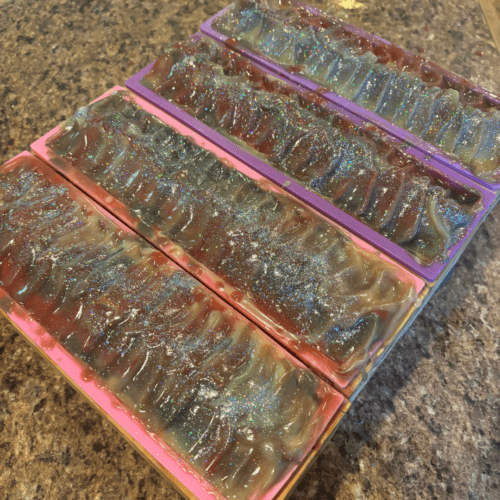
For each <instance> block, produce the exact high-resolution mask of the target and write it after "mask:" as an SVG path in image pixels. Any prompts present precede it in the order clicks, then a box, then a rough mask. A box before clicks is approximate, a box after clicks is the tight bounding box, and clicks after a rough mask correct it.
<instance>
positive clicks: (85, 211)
mask: <svg viewBox="0 0 500 500" xmlns="http://www.w3.org/2000/svg"><path fill="white" fill-rule="evenodd" d="M14 162H15V164H12V163H11V164H10V166H11V167H13V168H11V169H10V170H9V171H6V170H2V169H0V230H1V232H0V286H1V287H3V288H4V289H5V290H6V291H7V292H8V293H9V294H10V295H11V297H13V298H14V299H15V300H16V301H18V302H19V303H21V304H22V305H23V306H24V307H25V308H26V309H27V310H28V311H29V312H30V314H31V315H32V317H33V318H34V319H35V320H36V321H38V322H39V323H40V324H41V325H42V326H43V327H45V328H46V329H47V331H48V332H49V333H50V334H51V335H53V336H54V337H56V338H57V339H58V340H59V341H60V342H61V343H62V345H64V346H65V347H66V349H67V350H68V351H69V352H70V353H72V354H73V355H74V356H76V357H77V358H79V359H80V360H81V361H83V362H84V363H85V365H86V366H87V367H89V368H91V370H92V371H89V370H88V368H87V370H86V372H85V373H86V375H85V376H86V377H88V376H92V373H97V374H98V375H99V377H100V378H101V379H102V380H104V381H105V384H106V385H107V386H108V387H109V388H111V389H112V390H114V391H115V392H116V393H117V395H118V396H119V397H120V398H121V399H122V400H123V401H124V402H126V403H127V404H128V405H129V406H130V407H131V408H133V409H135V410H136V412H137V416H138V418H139V419H140V420H141V421H142V422H143V423H144V424H145V425H147V427H148V428H149V429H150V430H151V431H153V432H156V433H159V434H161V435H162V436H163V437H164V439H165V440H166V442H167V443H168V444H169V445H170V446H172V447H173V449H174V450H175V451H176V452H178V453H179V454H180V456H182V457H183V458H184V460H186V461H187V462H188V463H190V464H191V465H192V466H193V467H194V468H195V469H196V470H197V471H198V472H199V473H201V475H202V476H203V477H205V478H206V479H207V480H208V481H209V482H210V483H211V484H212V485H214V486H215V487H216V488H217V489H218V490H219V491H220V492H221V493H222V495H223V496H224V497H225V498H228V499H229V498H231V499H246V498H250V497H252V495H255V494H256V493H258V494H259V495H261V494H263V493H264V492H266V491H267V490H268V489H269V488H270V487H271V486H273V485H274V484H276V483H277V482H278V481H279V480H280V479H282V478H283V476H284V475H285V474H286V473H287V472H289V471H290V469H291V468H292V467H293V466H294V465H297V463H299V462H300V460H302V459H303V458H304V455H305V453H306V452H307V450H308V449H309V447H310V446H311V445H312V444H313V443H314V441H315V440H316V439H318V436H319V433H320V432H321V429H322V427H323V426H324V425H325V423H326V421H325V419H327V418H331V415H328V414H327V413H326V412H325V411H324V409H325V404H327V401H328V398H331V397H332V396H333V394H334V391H333V389H331V388H329V386H328V385H327V384H325V383H324V382H322V381H321V380H320V379H319V378H318V377H317V376H315V375H314V374H313V373H312V372H311V371H309V370H308V369H306V368H302V367H300V366H298V365H297V364H296V362H295V361H293V360H292V358H291V357H290V356H288V355H285V354H284V353H283V352H282V351H280V350H278V349H277V348H276V347H275V346H274V345H273V344H271V343H270V341H269V340H268V338H267V337H266V336H265V335H264V334H263V333H262V332H261V331H259V330H257V329H256V328H255V327H254V326H253V325H252V324H251V323H249V322H248V321H247V320H245V319H243V318H242V317H241V316H240V315H238V314H236V313H235V312H234V310H233V309H232V308H230V307H228V306H227V305H226V304H224V303H223V302H222V301H221V300H220V299H218V298H217V297H216V296H215V295H214V294H213V293H211V292H210V291H209V290H208V289H206V288H205V287H204V286H203V285H201V284H200V283H199V282H198V281H196V280H195V279H194V278H192V277H191V276H190V275H189V274H188V273H186V272H185V271H183V270H181V269H179V268H178V267H177V266H175V265H173V264H172V262H171V261H170V260H169V259H168V258H166V257H165V256H164V255H162V254H161V253H160V252H158V251H157V250H155V249H154V248H153V247H152V246H151V245H149V244H147V243H146V242H145V241H144V240H143V239H142V238H140V237H138V236H136V235H131V234H129V233H125V232H124V231H123V230H121V229H120V228H118V227H117V226H116V225H115V224H114V223H113V222H111V221H110V220H108V219H106V218H105V217H104V216H102V215H101V214H100V213H99V212H97V211H96V210H95V208H93V207H92V206H91V205H90V204H89V203H88V202H87V201H86V200H85V198H84V197H83V196H82V195H81V194H75V193H76V190H75V188H73V187H69V186H70V185H69V183H66V182H59V183H57V184H54V183H53V182H52V181H51V180H49V179H48V178H47V177H46V176H45V175H44V171H45V172H46V171H47V170H49V169H48V167H46V166H43V165H40V163H41V162H39V161H38V160H35V159H34V158H33V157H29V158H26V157H22V158H19V159H17V160H14Z"/></svg>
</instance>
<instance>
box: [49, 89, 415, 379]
mask: <svg viewBox="0 0 500 500" xmlns="http://www.w3.org/2000/svg"><path fill="white" fill-rule="evenodd" d="M47 145H48V147H49V156H52V157H53V161H54V162H57V164H58V165H59V166H60V168H62V169H64V168H65V165H67V166H68V167H69V166H71V167H72V168H73V169H76V170H77V171H78V173H79V174H80V173H81V174H85V175H86V176H87V178H88V179H90V180H92V181H93V182H94V183H95V184H97V185H98V186H99V187H100V188H103V189H105V190H106V191H107V192H108V193H109V194H110V195H111V196H113V197H114V198H115V199H116V200H118V202H120V203H122V204H123V205H124V206H125V207H126V210H127V211H128V213H129V214H130V215H131V216H132V217H133V218H134V220H136V221H137V223H138V228H139V229H140V231H141V232H142V234H144V235H145V236H146V237H148V238H151V239H152V241H165V238H168V240H169V241H171V242H173V243H175V244H176V245H178V246H180V247H181V248H182V249H183V250H184V251H185V252H186V253H187V255H188V256H189V257H190V258H192V259H194V260H195V261H196V263H197V265H200V264H201V265H203V266H204V268H205V269H207V270H208V271H209V272H210V273H212V276H213V278H214V279H215V281H221V282H222V283H223V287H226V288H227V287H229V289H230V290H231V293H232V297H233V298H234V299H235V300H236V301H237V302H239V305H240V306H241V307H242V308H244V310H245V312H246V313H248V314H250V315H252V317H256V318H257V319H258V320H259V321H260V323H261V324H266V325H271V328H272V330H273V331H274V332H275V334H276V335H277V336H279V338H280V339H281V340H283V341H284V342H286V343H287V345H288V346H289V347H290V348H292V349H294V350H295V351H296V352H297V353H298V354H299V355H300V354H301V353H302V352H303V351H305V350H306V349H307V350H308V352H313V353H314V356H315V359H321V360H323V362H324V360H327V362H328V376H335V377H344V378H346V379H347V380H349V379H350V378H351V377H352V376H353V374H355V373H356V372H357V371H358V370H360V369H362V368H363V367H364V366H366V365H367V363H368V362H369V360H370V348H371V346H372V345H373V344H374V343H376V342H380V341H381V339H385V338H387V337H388V336H389V335H391V334H392V333H393V332H394V331H395V329H396V328H397V326H398V321H399V320H400V318H401V317H402V315H403V314H404V313H405V311H406V310H407V309H408V307H409V306H410V305H411V304H412V302H413V300H414V299H415V288H414V284H413V283H412V281H411V279H408V277H403V279H402V273H401V271H400V270H398V269H397V268H395V267H394V266H393V265H391V264H390V263H388V262H386V261H384V260H382V259H381V258H380V257H378V256H377V255H376V254H373V253H369V252H368V251H366V250H364V249H362V248H361V247H360V246H359V245H358V244H357V243H355V242H354V241H353V240H351V239H350V238H349V237H348V235H347V234H346V233H345V232H343V231H341V230H340V229H337V228H336V227H335V226H333V225H331V224H330V223H329V222H327V221H326V220H324V219H323V218H321V217H320V216H319V215H317V214H316V213H314V212H312V211H311V210H310V209H309V208H307V207H305V206H304V205H303V204H301V203H300V202H298V201H296V200H295V199H294V198H293V197H291V196H289V195H287V194H285V193H283V192H282V191H281V190H278V192H275V191H274V190H271V189H270V188H269V187H266V185H265V184H262V183H260V182H257V181H254V180H252V179H250V178H249V177H247V176H246V175H244V174H242V173H241V172H239V171H238V170H236V169H234V168H232V167H230V166H227V165H225V164H224V163H222V162H221V161H220V160H219V159H218V158H217V157H216V156H215V155H214V154H213V153H210V152H209V151H207V150H205V149H203V148H202V147H200V146H198V145H196V144H194V142H193V141H191V140H189V139H188V138H186V137H184V136H182V135H180V134H179V133H176V132H175V131H174V130H173V129H172V128H170V127H169V126H167V125H165V124H164V123H163V122H161V121H160V120H158V119H157V118H155V117H154V116H152V115H151V114H149V113H148V112H146V111H144V110H143V109H141V108H140V107H139V106H138V105H136V104H135V103H134V102H133V101H131V99H130V95H129V94H128V93H126V92H116V93H114V94H112V95H111V96H109V97H106V98H104V99H102V100H101V101H98V102H96V103H95V104H91V105H90V106H88V107H86V108H82V109H81V110H80V111H79V112H78V113H77V114H76V115H75V116H74V117H72V118H71V119H69V120H68V121H67V122H66V124H65V125H64V126H63V128H62V129H61V130H60V131H59V132H58V133H57V134H55V135H54V136H53V137H51V138H50V139H49V141H48V144H47ZM91 189H93V188H91ZM233 290H234V291H233Z"/></svg>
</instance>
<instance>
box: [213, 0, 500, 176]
mask: <svg viewBox="0 0 500 500" xmlns="http://www.w3.org/2000/svg"><path fill="white" fill-rule="evenodd" d="M342 26H343V25H342V23H341V22H339V21H337V20H335V19H334V18H330V17H328V16H316V15H313V14H311V13H309V12H307V11H306V10H305V9H304V8H301V7H297V6H296V7H293V6H292V5H291V4H290V3H286V2H284V3H279V4H278V2H274V1H272V0H271V1H266V0H241V1H238V2H236V3H235V4H234V6H233V7H232V8H231V9H230V10H229V11H228V12H227V13H226V14H225V15H223V16H222V17H220V18H219V19H218V20H216V21H215V23H214V28H216V29H217V30H218V31H219V32H221V33H223V34H225V35H227V36H229V37H231V38H234V39H236V40H237V41H239V42H242V43H244V44H245V46H249V47H250V48H252V49H253V50H256V51H259V52H262V53H263V54H265V55H266V56H267V57H268V58H270V59H271V60H272V61H274V62H276V63H278V64H281V65H283V66H284V67H285V68H286V67H287V66H291V67H290V69H291V70H292V71H294V72H297V73H299V74H301V75H302V76H304V77H306V78H309V79H311V80H314V81H316V82H318V83H320V84H321V85H323V86H324V87H326V88H327V89H330V90H332V91H334V92H335V93H337V94H338V95H340V96H342V97H345V98H346V99H349V100H351V101H353V102H355V103H357V104H359V105H360V106H362V107H363V108H365V109H367V110H369V111H372V112H374V113H376V114H377V115H379V116H381V117H382V118H385V119H386V120H388V121H390V122H392V123H393V124H394V125H397V126H399V127H401V128H403V129H405V130H407V131H408V132H411V133H412V134H414V135H416V136H418V137H421V138H422V139H424V140H425V141H427V142H430V143H431V144H434V145H435V146H438V147H439V148H441V149H442V150H444V151H446V152H447V153H450V154H452V155H454V156H456V157H457V158H458V159H459V160H460V161H461V162H462V163H463V165H464V166H465V167H466V168H468V169H469V170H470V171H471V172H472V173H473V174H474V175H476V176H478V177H480V178H481V179H484V180H486V181H489V182H493V183H495V182H496V183H498V182H499V181H500V110H499V109H498V107H494V106H493V105H492V104H491V103H489V102H488V101H487V100H485V99H484V97H482V96H481V95H480V94H478V93H477V92H471V91H470V90H468V88H469V87H470V84H469V82H466V81H465V80H464V81H463V83H459V84H452V83H451V82H447V81H446V79H445V78H443V75H442V74H441V72H440V71H439V70H436V69H433V68H432V67H429V66H428V65H427V66H426V61H425V60H424V59H423V58H421V57H419V56H413V57H412V58H408V56H406V55H405V54H404V52H403V51H402V50H401V49H399V48H397V47H396V46H392V45H389V46H382V45H375V44H373V42H371V41H370V40H368V39H365V38H363V37H362V36H360V35H356V34H353V33H350V32H349V31H347V30H345V29H344V28H343V27H342ZM450 85H451V86H453V87H456V88H451V87H450Z"/></svg>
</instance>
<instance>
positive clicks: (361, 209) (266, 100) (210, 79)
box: [143, 39, 482, 266]
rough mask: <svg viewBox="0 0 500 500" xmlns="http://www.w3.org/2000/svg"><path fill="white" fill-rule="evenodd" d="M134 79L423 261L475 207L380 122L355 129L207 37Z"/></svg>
mask: <svg viewBox="0 0 500 500" xmlns="http://www.w3.org/2000/svg"><path fill="white" fill-rule="evenodd" d="M143 83H144V84H145V85H146V86H148V87H149V88H151V89H152V90H154V91H155V92H157V93H158V94H159V95H161V96H162V97H165V98H166V99H168V100H169V101H171V102H173V103H175V104H176V105H178V106H180V107H182V108H183V109H185V110H186V111H187V112H189V113H190V114H191V115H193V116H196V117H197V118H198V119H200V120H202V121H203V122H204V123H206V124H208V125H210V126H211V127H213V128H214V129H215V130H217V131H220V132H222V133H224V134H225V135H226V136H227V137H228V138H230V139H232V140H234V141H235V142H237V144H243V145H244V146H245V147H248V148H250V149H251V150H252V151H253V152H254V153H257V154H258V155H260V156H261V157H262V158H263V159H264V160H265V161H266V162H267V163H268V164H270V165H271V166H273V167H275V168H277V169H278V170H280V171H282V172H284V173H286V174H287V175H289V176H291V177H293V178H294V179H295V180H297V181H299V182H300V183H302V184H303V185H305V186H306V187H307V188H308V189H311V190H313V191H315V192H316V193H317V194H319V195H321V196H322V197H324V198H325V199H327V200H328V201H330V202H331V203H333V204H334V205H335V206H337V207H338V208H340V209H342V210H343V211H345V212H346V213H348V214H349V215H352V216H354V217H356V218H357V219H358V220H360V221H361V222H363V223H364V224H366V225H367V226H369V227H371V228H372V229H374V230H376V231H377V232H378V233H380V234H382V235H383V236H385V237H387V238H389V239H390V240H391V241H393V242H394V243H396V244H397V245H399V246H400V247H401V248H403V249H404V250H406V251H407V252H408V253H409V254H410V255H411V256H412V257H413V258H414V259H415V260H416V261H417V262H419V263H420V264H421V265H423V266H431V265H433V264H434V263H436V262H446V261H447V260H448V258H449V253H450V249H451V248H452V247H453V246H454V245H455V244H456V243H458V242H459V241H461V239H462V238H463V237H464V236H465V235H466V234H467V232H468V229H469V228H470V226H471V224H472V223H473V221H474V217H475V215H476V214H477V213H478V212H479V211H480V210H481V209H482V203H481V195H480V194H479V193H475V192H474V190H470V189H457V188H456V187H453V186H452V184H450V183H449V182H448V181H447V180H446V179H445V178H443V177H441V178H436V177H434V176H433V175H431V174H430V173H429V170H428V169H426V167H425V166H424V165H423V164H422V163H421V162H419V161H418V160H417V159H416V158H414V157H411V156H410V155H408V154H406V153H405V152H403V151H402V150H401V149H399V148H397V147H395V146H394V145H393V144H391V143H390V141H389V140H388V139H387V138H384V136H383V135H381V133H380V131H379V130H375V131H367V130H362V129H361V128H360V127H357V126H355V125H354V124H353V123H352V122H350V121H348V120H347V118H343V117H341V116H340V115H339V114H338V113H335V112H334V111H333V110H331V109H329V108H326V107H324V105H323V107H322V106H321V105H320V104H318V102H320V101H321V100H320V99H319V98H316V100H315V101H310V100H308V97H307V96H303V95H301V94H297V93H296V92H295V91H293V90H292V89H291V88H290V87H287V86H286V85H284V84H283V83H281V82H280V81H278V80H276V79H274V80H269V79H268V78H267V77H266V76H265V74H263V73H262V72H259V70H257V69H256V68H255V66H252V64H251V63H249V62H248V61H247V60H245V59H244V58H242V57H241V56H238V55H237V54H235V53H232V52H231V51H228V50H225V49H224V48H222V47H221V46H220V45H218V44H216V43H215V42H212V41H210V40H209V39H202V40H197V41H188V42H185V43H181V44H176V45H175V46H174V47H172V48H171V49H169V50H167V52H166V53H165V55H164V56H162V57H161V58H160V59H158V61H157V62H156V63H155V65H154V66H153V68H152V69H151V71H150V72H149V74H148V75H146V76H145V77H144V79H143Z"/></svg>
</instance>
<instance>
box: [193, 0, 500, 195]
mask: <svg viewBox="0 0 500 500" xmlns="http://www.w3.org/2000/svg"><path fill="white" fill-rule="evenodd" d="M269 3H270V4H272V2H269ZM257 4H264V5H266V6H267V5H268V3H267V2H264V1H260V0H259V1H258V2H257ZM238 5H239V3H238V2H235V3H234V4H232V5H230V6H228V7H226V8H224V9H223V10H222V11H220V12H219V13H217V14H216V15H214V16H213V17H212V18H210V19H209V20H207V21H206V22H205V23H203V24H202V25H201V28H200V29H201V31H202V32H203V33H204V34H206V35H208V36H210V37H212V38H214V39H215V40H217V41H218V42H220V43H222V44H225V45H227V46H229V47H230V48H231V49H234V50H236V51H238V52H240V53H241V54H243V55H244V56H245V57H248V58H250V59H252V60H254V61H256V62H258V63H260V64H262V65H263V66H265V67H267V68H268V69H270V70H272V71H274V72H275V73H277V74H279V75H280V76H282V77H283V78H285V79H287V80H289V81H292V82H294V83H296V84H298V85H300V86H302V87H304V88H307V89H309V90H311V91H314V92H317V93H319V94H321V95H322V96H324V97H325V98H326V99H328V100H330V101H331V102H333V103H335V104H337V105H339V106H341V107H344V108H345V109H348V110H349V111H351V112H353V113H355V114H356V115H358V116H360V117H362V118H364V119H366V120H368V121H370V122H372V123H374V124H376V125H378V126H379V127H380V128H382V129H384V130H386V131H387V132H388V133H390V134H392V135H395V136H397V137H399V138H400V139H402V140H403V141H406V142H408V143H409V144H411V145H412V146H414V147H415V148H417V149H419V150H421V151H422V152H424V153H425V154H428V155H431V156H432V157H433V158H434V159H436V160H438V161H439V162H442V163H444V164H446V165H448V166H450V167H451V168H453V169H454V170H456V171H458V172H461V173H462V174H463V175H465V176H467V177H469V178H470V179H472V180H475V181H476V182H479V183H481V184H482V185H484V186H486V187H488V188H489V189H492V190H495V191H498V189H499V188H500V182H499V178H500V163H499V165H498V167H497V168H496V169H494V170H491V171H490V172H489V173H488V172H485V173H484V174H478V175H475V174H474V173H473V172H472V171H471V169H470V168H469V167H468V166H464V162H461V161H460V160H459V159H458V158H457V156H455V155H454V154H452V153H448V152H446V151H445V150H443V149H442V148H440V147H438V146H436V145H434V144H431V143H430V142H427V141H425V140H423V139H422V138H420V137H418V136H417V135H414V134H412V133H410V132H408V131H407V130H405V129H403V128H401V127H398V126H396V125H394V124H393V123H392V122H390V121H389V120H387V119H385V118H383V117H382V116H380V115H378V114H376V113H374V112H373V111H371V110H368V109H365V108H364V107H362V106H360V105H359V104H356V103H354V102H352V101H351V100H349V99H347V98H345V97H342V96H340V95H338V94H337V93H335V92H333V91H332V90H330V89H328V88H327V87H325V85H324V84H321V83H318V82H316V81H314V80H313V79H312V78H309V77H306V76H305V75H304V74H303V73H300V68H299V67H293V68H291V67H290V66H286V65H283V64H279V63H277V62H276V61H275V60H272V59H271V58H270V57H269V56H267V55H265V54H263V53H262V52H261V51H259V50H257V49H254V48H252V47H250V46H249V44H248V43H247V44H244V43H241V42H238V40H236V39H233V38H231V37H229V36H227V35H225V34H223V33H221V32H220V31H218V30H217V27H216V25H217V23H218V22H220V21H221V20H222V19H224V16H227V15H228V14H229V13H230V12H231V11H232V9H235V8H237V6H238ZM282 5H284V6H286V7H291V8H293V9H297V11H298V12H299V11H301V12H303V13H305V14H306V17H305V18H304V19H302V20H301V22H303V23H304V24H305V25H307V26H308V20H307V17H311V18H314V23H315V26H314V27H313V25H311V28H312V29H314V30H316V29H318V28H319V25H321V23H322V22H323V23H326V24H328V23H334V25H335V26H336V27H337V28H338V29H339V30H341V31H342V33H343V36H345V37H346V38H348V39H350V40H351V42H352V44H353V46H355V47H356V49H360V50H361V51H368V52H370V51H371V50H373V51H374V54H375V55H376V57H377V58H378V60H379V61H381V62H382V64H386V62H387V61H386V60H388V61H390V60H391V57H390V54H391V53H394V54H395V55H394V57H396V56H397V57H396V60H395V61H394V63H393V64H394V65H399V66H401V67H402V68H407V69H409V70H410V73H411V72H412V71H413V72H415V71H416V72H417V73H418V72H420V73H421V74H423V75H424V79H425V80H426V81H427V80H428V81H431V82H432V81H433V80H436V81H437V82H438V83H439V84H440V85H441V87H440V88H443V89H446V88H450V89H457V91H458V92H459V93H462V94H464V95H465V94H467V95H470V96H472V97H471V98H470V99H469V100H470V101H471V103H470V106H471V109H478V110H481V109H482V108H484V109H494V110H496V113H497V114H499V116H500V97H499V96H498V95H496V94H494V93H492V92H490V91H488V90H486V89H484V88H482V87H479V86H477V85H474V84H473V83H472V82H470V81H467V80H466V79H464V78H463V77H460V76H458V75H456V74H454V73H452V72H450V71H448V70H445V69H444V68H442V67H440V66H439V65H437V64H435V63H432V62H430V61H427V60H425V59H423V58H422V57H421V56H418V55H415V54H413V53H411V52H409V51H406V50H404V49H401V48H399V47H397V46H395V45H393V44H392V43H390V42H388V41H387V40H384V39H383V38H381V37H379V36H376V35H373V34H370V33H368V32H366V31H364V30H362V29H360V28H357V27H355V26H352V25H349V24H347V23H345V22H344V21H342V20H339V19H335V18H333V17H332V16H326V15H325V14H323V13H322V12H321V11H320V10H319V9H316V8H314V7H311V6H309V5H307V4H305V3H303V2H300V1H299V0H290V1H287V2H286V3H283V4H282ZM326 24H325V25H326ZM399 66H398V67H399ZM290 69H293V71H290ZM436 88H438V87H436ZM474 101H477V102H474ZM497 121H498V120H497ZM450 123H451V122H450ZM497 128H498V127H497ZM498 137H500V136H498V134H497V139H496V143H497V145H496V146H495V148H496V149H495V150H496V156H497V157H499V158H500V144H498V143H499V138H498ZM492 154H493V153H492Z"/></svg>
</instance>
